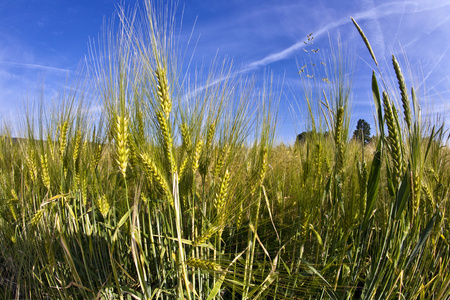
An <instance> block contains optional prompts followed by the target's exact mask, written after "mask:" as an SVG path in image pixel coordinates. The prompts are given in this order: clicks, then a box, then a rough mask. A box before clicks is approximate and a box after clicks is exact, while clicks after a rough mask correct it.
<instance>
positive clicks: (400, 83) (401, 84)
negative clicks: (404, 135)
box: [392, 55, 412, 129]
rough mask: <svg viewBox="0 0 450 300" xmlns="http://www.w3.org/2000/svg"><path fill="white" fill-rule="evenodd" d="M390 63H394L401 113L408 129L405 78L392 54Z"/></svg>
mask: <svg viewBox="0 0 450 300" xmlns="http://www.w3.org/2000/svg"><path fill="white" fill-rule="evenodd" d="M392 64H393V65H394V70H395V75H396V76H397V80H398V86H399V88H400V94H401V96H402V104H403V113H404V115H405V121H406V125H407V126H408V129H410V128H411V119H412V114H411V107H410V105H409V99H408V91H407V90H406V84H405V79H404V78H403V74H402V70H401V69H400V65H399V63H398V61H397V59H396V58H395V56H394V55H392Z"/></svg>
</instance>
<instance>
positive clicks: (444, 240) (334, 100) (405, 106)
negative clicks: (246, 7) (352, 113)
mask: <svg viewBox="0 0 450 300" xmlns="http://www.w3.org/2000/svg"><path fill="white" fill-rule="evenodd" d="M152 5H153V4H152V3H150V2H147V3H146V12H145V13H144V14H143V15H146V16H147V18H146V20H145V21H144V22H138V21H137V19H134V18H133V17H127V16H125V15H123V14H121V15H120V18H119V19H120V20H121V22H120V25H119V29H118V30H117V32H118V33H117V34H115V35H114V34H113V33H112V30H111V31H109V33H108V34H106V35H105V37H104V40H103V41H102V43H101V46H100V47H99V48H96V49H92V51H91V55H92V57H93V58H94V60H93V61H95V62H96V63H95V64H94V65H92V66H90V67H91V68H90V69H89V70H90V75H91V76H92V77H91V78H95V79H96V84H97V85H96V89H95V91H96V93H97V94H98V95H99V97H101V99H102V112H101V114H100V115H99V114H95V115H94V113H93V112H96V110H94V109H91V110H89V109H86V102H84V103H83V101H82V99H83V97H84V95H82V94H70V95H69V94H66V95H65V98H64V99H63V101H62V103H63V104H62V106H61V107H59V108H58V109H56V110H55V111H54V112H51V111H49V110H47V108H42V111H41V114H40V115H41V118H40V119H38V120H36V119H35V118H33V117H32V115H30V116H28V118H27V119H26V122H25V124H26V139H21V140H15V141H13V140H12V139H11V137H10V135H9V134H8V130H7V129H5V130H4V136H3V138H1V139H0V274H1V276H0V297H2V298H5V299H10V298H18V299H22V298H25V299H94V298H95V299H100V298H104V299H120V298H123V299H130V298H134V299H150V298H154V299H176V298H187V299H221V298H223V299H286V298H290V299H448V296H449V294H450V272H448V269H449V267H450V266H449V263H450V246H449V242H448V239H449V231H450V227H449V223H448V216H447V214H446V210H447V209H449V203H450V202H449V200H450V199H449V186H450V172H449V169H450V165H449V164H450V156H449V155H450V152H449V149H448V148H447V147H445V146H444V144H445V140H444V139H445V134H446V133H445V132H444V130H443V127H442V126H437V125H427V126H425V125H424V124H423V123H422V121H421V113H420V107H419V101H418V99H417V97H416V95H415V92H414V89H411V92H408V91H407V89H406V84H405V81H404V79H403V76H402V72H401V69H400V66H399V64H398V63H397V60H396V58H395V57H392V62H393V66H394V70H395V74H396V76H397V79H398V82H399V91H389V90H387V89H386V88H383V87H385V86H386V85H385V84H384V79H383V78H382V77H379V76H378V78H377V76H376V74H375V72H374V74H373V80H372V92H373V96H374V101H375V107H376V115H377V117H378V119H377V120H378V124H377V127H378V128H377V132H378V133H379V134H378V136H377V137H376V138H374V139H373V140H371V142H370V143H369V144H365V143H362V142H361V140H360V141H358V140H350V139H349V127H348V126H349V125H348V124H349V113H348V112H349V109H350V107H349V102H348V96H349V84H348V82H347V81H345V80H344V76H343V73H342V72H341V71H342V68H343V66H342V65H341V62H342V61H341V60H335V63H336V65H335V67H336V70H338V72H336V74H335V78H334V80H333V82H334V83H330V84H328V85H326V86H325V87H324V90H323V91H321V92H323V93H322V97H323V98H322V102H321V104H320V105H322V108H323V115H322V116H321V117H318V116H314V115H313V113H311V120H310V122H311V128H312V131H311V133H310V134H309V135H308V137H307V139H306V140H304V141H303V142H302V143H298V144H296V145H291V146H285V145H274V138H275V136H274V132H275V127H276V123H277V117H276V109H277V108H276V106H275V105H274V104H276V99H274V98H273V94H274V93H273V91H272V90H271V88H270V86H265V87H262V88H255V85H254V84H252V82H251V81H250V80H248V79H246V78H243V77H240V76H232V75H233V72H232V68H231V67H230V66H229V65H228V64H227V63H223V64H221V65H220V64H216V65H215V66H214V67H212V68H211V72H210V73H209V74H208V75H207V77H206V84H204V85H201V86H200V84H199V83H198V82H197V81H194V80H193V81H194V82H193V81H190V80H189V79H188V78H189V77H185V76H184V75H183V73H182V71H181V70H182V68H183V66H182V65H181V62H180V61H177V59H178V58H180V57H182V55H180V53H179V52H177V49H176V47H175V44H174V40H173V35H172V34H173V30H174V20H173V12H172V10H171V9H170V8H168V9H166V10H163V12H164V13H161V14H158V15H156V14H154V13H153V10H152ZM355 25H356V27H357V29H358V30H359V31H360V34H361V36H362V37H363V39H364V42H366V44H367V46H368V49H369V51H370V52H371V54H372V56H373V59H374V62H375V63H376V59H375V55H374V54H373V52H372V50H371V48H370V45H369V43H368V41H367V39H366V38H365V37H364V34H363V32H362V31H361V29H360V28H359V26H357V24H356V22H355ZM181 54H182V53H181ZM198 76H200V75H198ZM218 79H220V80H218ZM378 82H382V84H381V85H379V83H378ZM380 87H381V89H380ZM394 99H399V100H398V101H394ZM307 100H308V101H312V100H311V99H307ZM399 103H400V104H401V107H400V105H399ZM311 106H314V104H313V103H310V107H311ZM311 111H312V110H311ZM322 123H323V124H328V128H327V129H326V130H327V131H329V134H327V135H324V134H323V132H321V131H322V130H321V129H320V128H322V126H320V124H322ZM385 124H386V126H385Z"/></svg>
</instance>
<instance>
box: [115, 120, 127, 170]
mask: <svg viewBox="0 0 450 300" xmlns="http://www.w3.org/2000/svg"><path fill="white" fill-rule="evenodd" d="M116 143H117V160H116V162H117V165H118V166H119V171H120V172H121V173H122V175H123V177H125V176H126V171H127V165H128V154H129V152H130V149H129V148H128V118H127V117H126V116H117V120H116Z"/></svg>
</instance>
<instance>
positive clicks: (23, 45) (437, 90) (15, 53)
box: [0, 0, 450, 141]
mask: <svg viewBox="0 0 450 300" xmlns="http://www.w3.org/2000/svg"><path fill="white" fill-rule="evenodd" d="M118 3H119V2H117V1H108V0H103V1H101V0H99V1H60V0H41V1H33V0H28V1H25V0H16V1H5V0H0V118H1V121H2V122H4V121H6V122H7V121H8V120H9V119H15V118H16V116H17V115H20V114H21V113H22V107H23V102H24V101H25V100H26V99H30V100H31V99H34V98H36V97H38V96H39V95H40V91H41V87H44V95H45V97H46V98H47V99H52V98H54V97H55V95H56V94H57V92H58V91H59V90H61V87H62V86H63V85H64V84H65V82H66V81H67V79H68V78H72V77H75V76H76V72H77V67H78V66H79V63H80V61H82V60H83V59H84V58H85V56H86V55H87V49H88V42H89V38H94V39H97V37H98V35H99V34H100V33H101V27H102V24H103V21H104V18H110V17H111V16H112V15H113V13H114V11H115V9H116V5H117V4H118ZM120 3H122V4H124V5H125V6H128V5H134V4H135V3H136V1H121V2H120ZM181 11H184V16H183V27H182V30H181V39H180V40H181V41H184V40H186V39H187V37H188V36H189V35H190V33H191V30H192V26H193V25H194V23H195V28H194V40H195V41H197V40H198V43H197V46H196V49H195V54H194V63H195V64H200V63H202V62H204V63H208V62H209V61H211V60H212V59H213V58H214V57H215V56H216V54H217V55H218V56H219V57H228V58H230V59H232V60H233V63H234V65H235V68H236V70H237V71H241V72H246V73H255V74H256V75H257V76H262V74H263V73H264V72H267V71H272V72H273V74H274V78H275V81H278V80H279V79H281V78H284V84H285V86H284V87H283V91H284V94H283V95H282V97H281V103H280V117H281V121H282V122H281V123H280V125H281V126H280V127H279V130H280V136H281V139H283V140H286V141H293V139H294V138H295V132H297V133H298V132H300V131H303V130H304V128H305V119H306V116H305V115H304V113H305V112H298V111H296V112H295V115H296V116H297V117H295V118H291V114H290V113H289V112H288V110H289V107H290V106H291V105H292V103H294V100H293V98H294V96H293V94H294V95H295V98H296V101H300V102H301V101H302V91H301V88H302V84H301V80H300V78H299V76H300V75H298V74H297V73H298V65H300V66H301V65H303V64H304V63H305V62H307V61H309V59H310V58H311V57H313V58H314V59H318V60H321V59H326V57H328V56H329V53H330V52H329V51H330V40H331V41H332V43H334V44H336V41H337V37H338V36H340V38H341V41H342V43H343V44H344V45H345V46H346V48H347V50H348V53H349V56H350V57H351V59H352V60H353V61H354V63H355V64H354V65H355V67H354V73H353V87H354V88H353V95H352V103H353V108H352V123H351V130H352V131H353V129H354V128H353V127H354V126H355V125H356V122H357V120H358V119H360V118H364V119H366V120H368V121H369V122H370V123H371V124H372V128H373V129H372V132H373V133H374V131H375V128H374V126H373V111H374V109H373V104H372V103H373V101H372V98H371V90H370V76H371V70H372V69H373V68H374V67H375V66H374V63H373V62H372V61H371V59H370V56H369V54H368V52H367V49H366V48H365V45H364V43H363V42H362V40H361V38H360V36H359V34H358V33H357V31H356V30H355V28H354V27H353V25H352V24H351V20H350V16H352V17H354V18H355V19H356V20H357V21H358V23H359V24H360V26H361V27H362V28H363V30H364V31H365V33H366V35H367V37H368V38H369V40H370V42H371V44H372V47H373V49H374V52H375V55H376V56H377V59H378V61H379V63H380V68H381V69H382V71H383V72H384V73H385V76H386V78H387V79H389V78H390V77H389V76H391V75H392V74H393V72H392V71H391V70H392V68H391V63H390V57H391V54H395V55H396V56H397V57H398V58H399V61H400V63H401V65H402V69H403V70H404V73H405V77H406V80H407V84H408V86H411V85H414V86H415V87H417V89H418V91H419V92H418V94H419V95H420V96H421V101H422V102H421V104H422V108H423V112H424V113H426V114H428V113H429V112H430V111H431V110H432V111H434V112H436V113H440V114H441V115H442V118H443V119H445V120H446V122H447V123H450V113H449V111H450V104H449V101H448V99H449V98H450V77H449V71H448V70H450V2H449V1H448V0H433V1H429V0H412V1H375V0H362V1H361V0H359V1H332V0H316V1H310V0H308V1H305V0H300V1H287V0H281V1H280V0H277V1H275V0H269V1H255V0H247V1H238V0H231V1H197V0H194V1H180V2H179V8H178V12H179V14H181ZM309 33H313V36H314V40H313V42H314V44H312V45H305V43H304V41H305V40H306V37H307V34H309ZM312 49H319V52H317V53H312V51H311V50H312ZM305 50H307V51H308V52H305ZM405 57H406V58H407V59H408V64H409V66H410V69H411V70H412V71H413V74H414V75H413V76H412V77H411V76H409V72H408V68H407V66H406V62H405V60H404V59H405ZM393 83H395V81H393ZM47 101H51V100H47Z"/></svg>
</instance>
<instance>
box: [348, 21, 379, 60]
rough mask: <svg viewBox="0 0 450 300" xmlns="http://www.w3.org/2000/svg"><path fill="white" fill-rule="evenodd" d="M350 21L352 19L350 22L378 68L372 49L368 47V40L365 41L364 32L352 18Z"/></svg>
mask: <svg viewBox="0 0 450 300" xmlns="http://www.w3.org/2000/svg"><path fill="white" fill-rule="evenodd" d="M351 19H352V22H353V24H354V25H355V27H356V29H358V32H359V35H360V36H361V37H362V39H363V41H364V43H365V44H366V47H367V49H368V50H369V52H370V55H371V56H372V59H373V61H374V62H375V64H376V65H377V66H378V62H377V59H376V58H375V54H374V53H373V50H372V47H371V46H370V43H369V40H368V39H367V37H366V35H365V34H364V31H362V29H361V27H359V25H358V23H356V21H355V19H353V18H351Z"/></svg>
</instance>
